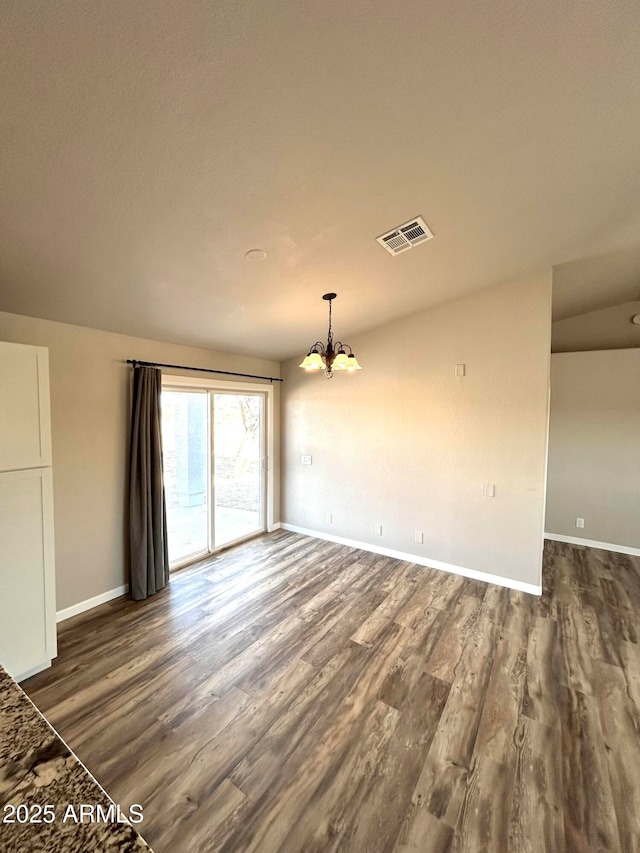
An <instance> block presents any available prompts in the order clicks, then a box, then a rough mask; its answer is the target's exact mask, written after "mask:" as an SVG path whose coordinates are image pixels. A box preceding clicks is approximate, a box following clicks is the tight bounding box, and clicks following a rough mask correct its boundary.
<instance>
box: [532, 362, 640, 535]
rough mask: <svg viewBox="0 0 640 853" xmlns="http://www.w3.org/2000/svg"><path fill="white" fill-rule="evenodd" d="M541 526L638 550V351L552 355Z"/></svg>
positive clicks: (639, 426) (639, 412)
mask: <svg viewBox="0 0 640 853" xmlns="http://www.w3.org/2000/svg"><path fill="white" fill-rule="evenodd" d="M576 518H584V529H580V528H576ZM545 529H546V531H547V532H548V533H554V534H557V535H560V536H572V537H577V538H579V539H590V540H594V541H596V542H605V543H607V544H610V545H622V546H626V547H628V548H640V349H628V350H608V351H595V352H568V353H557V354H554V355H552V356H551V417H550V427H549V480H548V487H547V515H546V528H545Z"/></svg>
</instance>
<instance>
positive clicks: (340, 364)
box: [299, 293, 362, 379]
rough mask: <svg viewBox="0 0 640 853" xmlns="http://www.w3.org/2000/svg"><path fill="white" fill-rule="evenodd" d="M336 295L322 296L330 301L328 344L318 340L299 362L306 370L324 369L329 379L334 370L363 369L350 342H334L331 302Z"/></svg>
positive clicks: (350, 371) (326, 294)
mask: <svg viewBox="0 0 640 853" xmlns="http://www.w3.org/2000/svg"><path fill="white" fill-rule="evenodd" d="M336 296H337V293H325V294H324V296H323V297H322V298H323V299H326V300H327V302H328V303H329V334H328V335H327V343H326V345H325V344H323V343H322V341H316V342H315V344H314V345H313V346H312V347H311V349H310V350H309V352H308V353H307V355H306V356H305V357H304V358H303V359H302V362H301V363H300V364H299V367H303V368H304V369H305V370H324V375H325V376H326V377H327V379H331V377H332V376H333V372H334V370H346V371H348V372H349V373H353V372H354V371H355V370H362V368H361V367H360V365H359V364H358V359H357V358H356V357H355V355H354V354H353V350H352V349H351V347H350V346H349V344H343V343H342V342H341V341H337V342H336V343H335V344H334V343H333V332H332V330H331V303H332V302H333V300H334V299H335V298H336ZM345 350H349V353H348V354H347V353H346V352H345Z"/></svg>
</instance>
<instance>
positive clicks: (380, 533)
mask: <svg viewBox="0 0 640 853" xmlns="http://www.w3.org/2000/svg"><path fill="white" fill-rule="evenodd" d="M376 536H382V525H381V524H376Z"/></svg>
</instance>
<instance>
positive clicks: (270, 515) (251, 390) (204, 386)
mask: <svg viewBox="0 0 640 853" xmlns="http://www.w3.org/2000/svg"><path fill="white" fill-rule="evenodd" d="M162 388H163V390H164V389H165V388H166V390H167V391H169V390H171V389H172V388H174V389H184V390H186V389H188V388H192V389H193V390H200V391H213V392H215V391H220V392H221V393H232V394H234V393H235V394H255V393H259V394H264V397H265V407H264V420H265V424H264V430H265V468H266V478H265V480H266V482H265V494H264V501H265V506H264V514H265V515H264V518H265V527H266V531H267V533H271V532H272V531H273V530H276V529H277V527H278V526H279V525H278V524H277V523H276V522H275V503H276V435H275V425H276V418H275V412H276V400H275V387H274V385H273V384H272V383H269V384H266V383H264V384H263V383H257V382H241V381H229V380H226V379H204V378H202V377H199V376H176V375H173V374H168V373H163V374H162ZM252 536H253V534H252ZM252 536H250V537H247V538H252ZM235 544H238V543H236V542H232V543H229V544H228V545H223V546H222V548H220V549H215V550H214V551H213V552H212V553H216V552H217V551H218V550H224V548H227V547H231V545H235ZM205 557H206V555H204V556H198V557H190V558H189V560H188V563H184V564H179V565H176V566H174V567H173V568H175V569H178V568H183V566H186V565H189V564H191V563H194V562H197V561H198V560H202V559H204V558H205Z"/></svg>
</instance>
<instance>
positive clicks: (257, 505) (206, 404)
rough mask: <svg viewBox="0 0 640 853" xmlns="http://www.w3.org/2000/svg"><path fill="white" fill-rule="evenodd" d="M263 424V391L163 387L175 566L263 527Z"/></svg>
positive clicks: (171, 549)
mask: <svg viewBox="0 0 640 853" xmlns="http://www.w3.org/2000/svg"><path fill="white" fill-rule="evenodd" d="M264 420H265V399H264V395H262V394H257V393H256V394H250V393H240V392H231V391H222V390H220V391H218V390H217V389H216V390H205V389H202V390H194V389H191V388H189V389H181V388H164V389H163V392H162V444H163V457H164V474H165V490H166V499H167V528H168V537H169V560H170V563H171V566H172V567H177V566H179V565H184V564H186V563H188V562H192V561H193V560H196V559H198V558H199V557H203V556H206V555H207V554H210V553H212V552H213V551H216V550H217V549H219V548H221V547H224V546H227V545H229V544H231V543H233V542H237V541H240V540H242V539H245V538H247V537H248V536H252V535H254V534H256V533H260V532H262V531H264V530H265V512H264V503H265V424H264Z"/></svg>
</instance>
